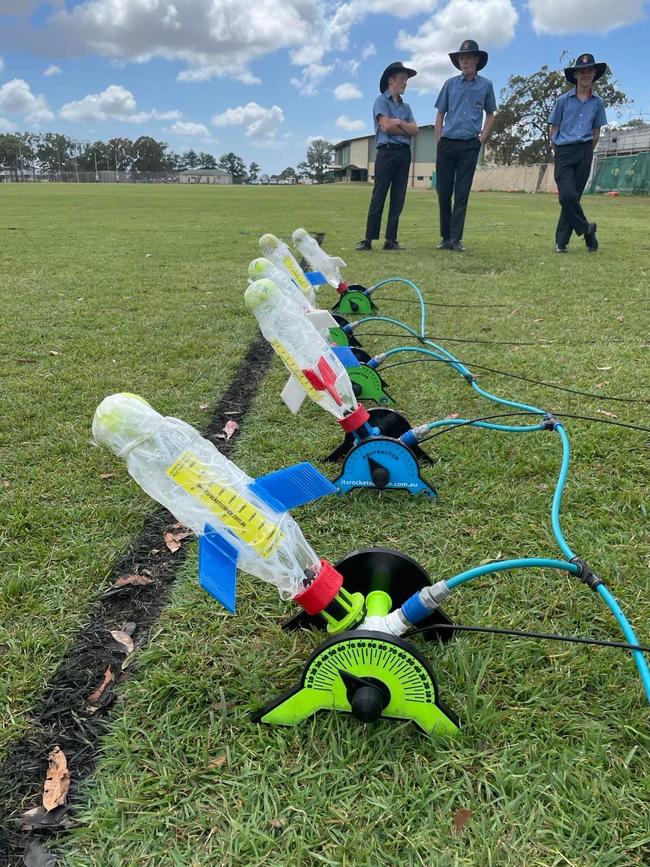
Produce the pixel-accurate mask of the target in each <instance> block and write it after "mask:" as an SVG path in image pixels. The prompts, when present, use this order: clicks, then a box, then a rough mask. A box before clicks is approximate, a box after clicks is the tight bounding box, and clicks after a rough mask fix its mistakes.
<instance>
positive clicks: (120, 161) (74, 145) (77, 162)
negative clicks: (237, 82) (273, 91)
mask: <svg viewBox="0 0 650 867" xmlns="http://www.w3.org/2000/svg"><path fill="white" fill-rule="evenodd" d="M333 151H334V147H333V145H331V144H330V143H329V142H325V141H323V140H321V139H319V140H317V141H315V142H312V144H311V145H310V146H309V148H308V150H307V156H306V159H305V160H304V162H301V163H299V165H298V168H297V169H294V168H293V167H292V166H287V168H285V169H284V170H283V171H282V172H281V173H280V174H279V175H275V176H274V177H277V178H280V179H283V180H285V179H291V178H296V179H297V178H300V177H307V178H310V179H311V180H316V181H318V182H321V181H322V180H323V179H324V177H325V169H326V167H327V166H328V165H329V164H330V163H331V159H332V154H333ZM0 169H2V170H4V171H6V172H8V173H9V175H10V176H11V177H13V178H14V179H15V180H19V179H20V178H24V177H30V176H35V175H36V174H40V175H48V176H51V177H53V178H56V177H62V176H63V175H64V174H65V175H74V174H75V173H76V174H78V173H80V172H83V173H87V174H90V175H91V176H92V175H95V176H99V173H100V172H130V173H135V174H144V175H146V174H154V173H156V174H157V173H165V172H170V173H171V172H180V171H185V170H186V169H223V171H226V172H229V173H230V174H231V175H232V176H233V180H234V181H235V183H245V182H247V181H253V182H254V181H257V180H258V179H259V178H260V177H261V176H262V175H261V172H262V170H261V167H260V166H259V165H258V163H256V162H251V163H250V164H249V165H248V167H247V166H246V163H245V162H244V160H243V159H242V158H241V157H240V156H238V155H237V154H235V153H232V152H229V153H225V154H222V155H221V156H220V157H218V158H217V157H215V156H214V155H213V154H210V153H206V152H204V151H198V152H197V151H195V150H192V149H190V150H188V151H185V152H184V153H180V154H179V153H175V152H174V151H172V150H170V149H169V147H168V145H167V144H166V143H165V142H162V141H156V139H154V138H151V136H140V137H139V138H137V139H135V141H132V140H131V139H129V138H123V137H117V138H111V139H109V140H108V141H101V140H97V141H94V142H86V141H78V140H76V139H73V138H70V137H69V136H67V135H63V134H61V133H54V132H46V133H33V132H21V133H7V134H0Z"/></svg>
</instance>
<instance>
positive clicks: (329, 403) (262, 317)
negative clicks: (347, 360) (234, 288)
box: [244, 280, 367, 421]
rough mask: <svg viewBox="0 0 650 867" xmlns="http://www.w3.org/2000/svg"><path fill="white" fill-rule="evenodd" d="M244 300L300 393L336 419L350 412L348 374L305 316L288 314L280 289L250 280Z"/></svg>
mask: <svg viewBox="0 0 650 867" xmlns="http://www.w3.org/2000/svg"><path fill="white" fill-rule="evenodd" d="M244 300H245V302H246V306H247V307H248V309H249V310H250V311H251V313H253V315H254V316H255V318H256V319H257V321H258V323H259V326H260V329H261V331H262V334H263V335H264V337H265V338H266V339H267V340H268V341H269V343H270V344H271V346H272V347H273V348H274V350H275V351H276V353H277V354H278V355H279V356H280V358H281V359H282V361H283V362H284V364H285V366H286V367H287V369H288V370H289V372H290V373H291V375H292V376H293V378H294V379H295V380H296V381H297V383H298V384H299V385H300V387H301V388H302V390H303V391H304V393H305V394H306V395H307V396H308V397H310V398H311V399H312V400H313V401H314V402H315V403H317V404H318V405H319V406H321V407H322V408H323V409H325V410H327V412H329V413H331V414H332V415H333V416H334V417H335V418H336V419H337V420H338V421H342V420H343V419H344V418H346V417H348V416H350V415H351V414H353V413H354V412H355V411H356V410H357V408H358V404H357V399H356V397H355V394H354V390H353V388H352V383H351V382H350V377H349V376H348V373H347V371H346V369H345V367H344V366H343V365H342V364H341V362H340V361H339V359H338V358H337V356H336V354H335V353H334V351H333V349H332V347H331V346H330V345H329V344H328V343H326V342H325V340H324V339H323V338H322V337H321V335H320V334H319V333H318V331H317V330H316V329H315V328H314V326H313V325H312V324H311V322H310V321H309V319H308V318H307V317H306V316H304V315H297V314H296V313H295V312H294V313H293V315H289V313H288V311H287V306H286V301H285V299H284V296H283V294H282V292H281V291H280V290H279V289H278V287H277V286H276V285H275V284H274V283H272V282H271V280H256V281H255V282H254V283H251V284H250V286H249V287H248V289H246V292H245V293H244ZM283 396H284V395H283ZM290 406H291V405H290ZM366 415H367V414H366Z"/></svg>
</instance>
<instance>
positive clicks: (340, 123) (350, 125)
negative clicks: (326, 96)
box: [336, 114, 366, 132]
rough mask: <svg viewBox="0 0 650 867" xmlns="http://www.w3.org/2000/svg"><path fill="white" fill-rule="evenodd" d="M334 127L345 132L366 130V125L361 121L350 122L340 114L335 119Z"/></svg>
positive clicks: (349, 119) (345, 116)
mask: <svg viewBox="0 0 650 867" xmlns="http://www.w3.org/2000/svg"><path fill="white" fill-rule="evenodd" d="M336 126H337V127H338V129H343V130H345V131H346V132H361V131H362V130H364V129H365V128H366V123H365V121H363V120H352V119H351V118H349V117H348V116H347V115H345V114H341V115H339V117H337V118H336Z"/></svg>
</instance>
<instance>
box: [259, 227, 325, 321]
mask: <svg viewBox="0 0 650 867" xmlns="http://www.w3.org/2000/svg"><path fill="white" fill-rule="evenodd" d="M258 244H259V248H260V250H261V251H262V256H264V258H265V259H269V260H270V261H271V262H273V264H274V265H275V266H276V267H278V268H281V269H283V270H284V271H286V272H287V274H288V275H289V276H290V277H291V279H292V280H293V282H294V283H295V284H296V286H297V287H298V288H299V289H300V291H301V292H302V294H303V295H304V296H305V298H306V299H307V300H308V301H309V303H310V305H311V306H312V307H315V306H316V292H315V290H314V287H313V286H312V285H311V283H310V282H309V280H308V279H307V278H306V277H305V272H304V271H303V270H302V268H301V267H300V265H299V264H298V262H297V261H296V259H295V257H294V255H293V253H292V252H291V250H290V249H289V247H288V246H287V245H286V244H285V243H284V241H281V240H280V239H279V238H276V237H275V235H271V233H270V232H269V233H267V234H266V235H262V237H261V238H260V239H259V241H258Z"/></svg>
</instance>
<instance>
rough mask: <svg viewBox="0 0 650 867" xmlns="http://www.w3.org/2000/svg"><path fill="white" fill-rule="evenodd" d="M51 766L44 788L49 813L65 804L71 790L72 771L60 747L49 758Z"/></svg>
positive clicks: (44, 798) (46, 807) (44, 804)
mask: <svg viewBox="0 0 650 867" xmlns="http://www.w3.org/2000/svg"><path fill="white" fill-rule="evenodd" d="M48 759H49V762H50V765H49V767H48V769H47V777H46V778H45V786H44V788H43V806H44V807H45V809H46V810H47V811H48V813H49V811H50V810H53V809H54V808H55V807H60V806H61V805H62V804H65V799H66V797H67V795H68V789H69V788H70V771H69V770H68V762H67V760H66V757H65V753H64V752H63V750H62V749H61V748H60V747H54V749H53V750H52V751H51V752H50V754H49V756H48Z"/></svg>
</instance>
